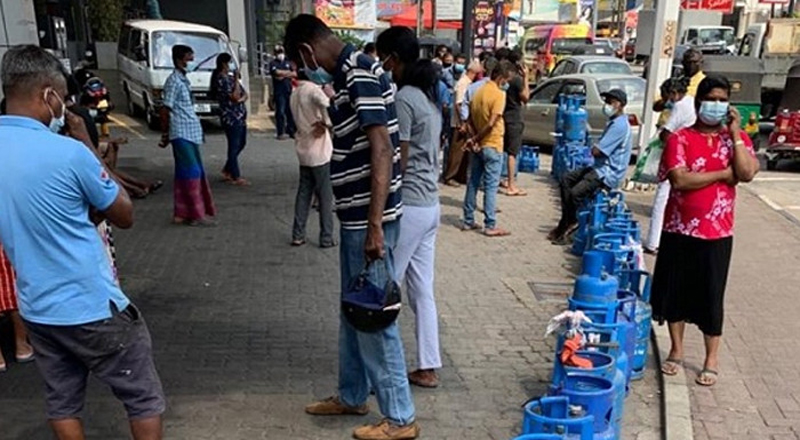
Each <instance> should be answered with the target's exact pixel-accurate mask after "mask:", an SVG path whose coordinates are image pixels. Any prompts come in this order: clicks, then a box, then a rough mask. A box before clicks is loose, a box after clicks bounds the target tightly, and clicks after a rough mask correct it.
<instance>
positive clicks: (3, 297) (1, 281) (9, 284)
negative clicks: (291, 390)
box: [0, 246, 18, 313]
mask: <svg viewBox="0 0 800 440" xmlns="http://www.w3.org/2000/svg"><path fill="white" fill-rule="evenodd" d="M17 308H18V306H17V287H16V279H15V277H14V268H12V267H11V262H10V261H8V258H7V257H6V254H5V253H4V252H3V248H2V246H0V313H2V312H7V311H9V310H17Z"/></svg>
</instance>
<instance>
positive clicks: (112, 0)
mask: <svg viewBox="0 0 800 440" xmlns="http://www.w3.org/2000/svg"><path fill="white" fill-rule="evenodd" d="M127 4H128V2H127V0H89V4H88V6H89V7H88V10H89V22H90V23H91V24H92V30H93V31H94V37H95V39H96V40H97V41H117V39H118V38H119V30H120V27H121V26H122V21H123V17H124V16H125V6H127Z"/></svg>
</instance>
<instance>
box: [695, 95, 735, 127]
mask: <svg viewBox="0 0 800 440" xmlns="http://www.w3.org/2000/svg"><path fill="white" fill-rule="evenodd" d="M697 117H698V118H700V120H701V121H702V122H703V123H704V124H706V125H710V126H712V127H714V126H717V125H720V124H722V122H723V121H724V120H725V118H727V117H728V103H727V102H722V101H703V102H702V103H700V110H699V111H698V112H697Z"/></svg>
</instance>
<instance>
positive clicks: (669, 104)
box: [664, 101, 675, 110]
mask: <svg viewBox="0 0 800 440" xmlns="http://www.w3.org/2000/svg"><path fill="white" fill-rule="evenodd" d="M664 108H665V109H667V110H671V109H673V108H675V103H674V102H672V101H667V102H665V103H664Z"/></svg>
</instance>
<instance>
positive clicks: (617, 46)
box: [594, 38, 625, 58]
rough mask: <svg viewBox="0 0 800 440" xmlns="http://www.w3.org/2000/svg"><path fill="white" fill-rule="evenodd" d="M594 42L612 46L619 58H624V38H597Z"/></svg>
mask: <svg viewBox="0 0 800 440" xmlns="http://www.w3.org/2000/svg"><path fill="white" fill-rule="evenodd" d="M594 43H595V44H600V45H606V46H608V47H610V48H611V49H612V50H613V51H614V56H615V57H617V58H624V56H625V48H624V47H622V40H620V39H619V38H595V39H594Z"/></svg>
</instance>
